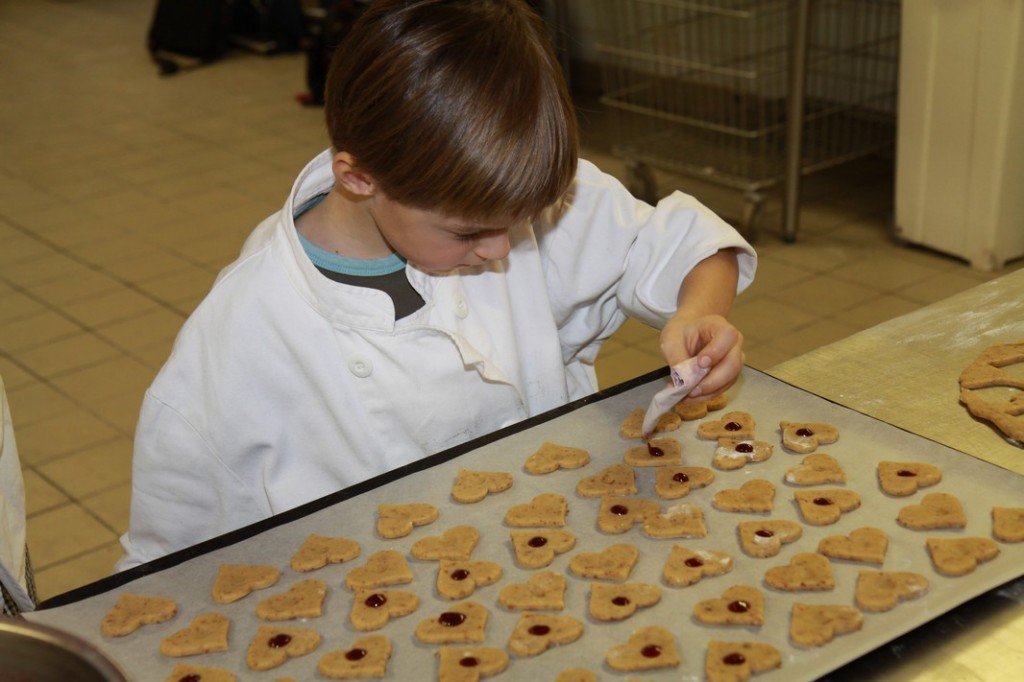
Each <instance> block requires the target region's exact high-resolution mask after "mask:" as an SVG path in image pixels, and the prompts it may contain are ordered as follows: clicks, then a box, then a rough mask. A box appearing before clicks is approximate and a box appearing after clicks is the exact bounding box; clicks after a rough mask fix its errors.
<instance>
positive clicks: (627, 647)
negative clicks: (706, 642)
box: [605, 625, 681, 672]
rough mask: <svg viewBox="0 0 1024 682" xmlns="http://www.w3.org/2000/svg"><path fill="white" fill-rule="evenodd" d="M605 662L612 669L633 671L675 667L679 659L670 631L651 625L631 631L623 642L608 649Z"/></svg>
mask: <svg viewBox="0 0 1024 682" xmlns="http://www.w3.org/2000/svg"><path fill="white" fill-rule="evenodd" d="M605 662H606V663H608V667H609V668H611V669H612V670H619V671H623V672H635V671H638V670H657V669H658V668H675V667H678V666H679V664H680V662H681V659H680V658H679V650H678V649H677V648H676V642H675V639H674V638H673V637H672V633H671V632H669V631H668V630H666V629H665V628H663V627H659V626H657V625H651V626H648V627H644V628H640V629H639V630H636V631H635V632H633V634H631V635H630V636H629V641H628V642H626V643H625V644H620V645H618V646H614V647H612V648H611V649H609V650H608V654H607V656H605Z"/></svg>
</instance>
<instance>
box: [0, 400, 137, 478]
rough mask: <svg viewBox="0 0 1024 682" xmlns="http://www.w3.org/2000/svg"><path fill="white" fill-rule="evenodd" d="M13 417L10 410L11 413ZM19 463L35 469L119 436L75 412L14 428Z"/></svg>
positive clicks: (84, 415) (87, 413)
mask: <svg viewBox="0 0 1024 682" xmlns="http://www.w3.org/2000/svg"><path fill="white" fill-rule="evenodd" d="M12 415H13V410H12ZM15 429H16V431H15V438H17V440H18V454H19V455H20V456H21V461H22V462H23V463H24V464H27V465H30V466H38V465H40V464H42V463H44V462H48V461H50V460H52V459H55V458H57V457H62V456H64V455H67V454H70V453H72V452H77V451H79V450H82V449H84V448H87V447H89V446H92V445H96V444H98V443H105V442H107V441H109V440H111V439H113V438H115V437H117V436H118V435H119V434H118V432H117V430H116V429H115V428H114V427H113V426H111V425H110V424H108V423H107V422H105V421H102V420H101V419H99V418H97V417H95V416H93V415H92V414H91V413H89V412H86V411H85V410H74V411H72V412H68V413H66V414H61V415H58V416H56V417H53V418H51V419H46V420H44V421H38V422H35V423H33V424H29V425H28V426H24V427H22V426H17V425H16V426H15Z"/></svg>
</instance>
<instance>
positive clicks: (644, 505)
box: [597, 496, 661, 533]
mask: <svg viewBox="0 0 1024 682" xmlns="http://www.w3.org/2000/svg"><path fill="white" fill-rule="evenodd" d="M659 511H661V507H659V506H658V503H657V502H655V501H654V500H645V499H640V498H633V497H612V496H608V497H604V498H603V499H602V500H601V509H600V510H599V511H598V512H597V527H598V528H599V529H600V530H601V531H602V532H604V533H625V532H626V531H627V530H629V529H630V528H632V527H633V524H636V523H642V522H643V520H644V519H646V518H647V517H649V516H653V515H654V514H657V513H658V512H659Z"/></svg>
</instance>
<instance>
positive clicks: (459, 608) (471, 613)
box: [416, 601, 488, 644]
mask: <svg viewBox="0 0 1024 682" xmlns="http://www.w3.org/2000/svg"><path fill="white" fill-rule="evenodd" d="M487 616H488V613H487V609H486V608H485V607H484V606H483V605H482V604H479V603H477V602H475V601H464V602H459V603H458V604H452V605H451V606H449V607H448V608H447V609H445V610H444V611H443V612H442V613H440V614H438V615H437V616H434V617H433V618H428V619H426V620H424V621H423V622H421V623H420V624H419V625H417V626H416V639H418V640H419V641H421V642H423V643H425V644H447V643H452V642H462V643H465V642H482V641H484V634H485V633H484V630H485V628H486V627H487Z"/></svg>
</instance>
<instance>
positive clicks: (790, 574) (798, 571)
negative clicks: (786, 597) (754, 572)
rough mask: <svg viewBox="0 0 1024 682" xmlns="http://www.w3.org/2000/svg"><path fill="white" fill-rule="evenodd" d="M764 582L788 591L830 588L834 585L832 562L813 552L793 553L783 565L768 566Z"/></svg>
mask: <svg viewBox="0 0 1024 682" xmlns="http://www.w3.org/2000/svg"><path fill="white" fill-rule="evenodd" d="M764 582H765V584H766V585H768V586H769V587H774V588H775V589H777V590H786V591H788V592H804V591H813V590H831V589H834V588H835V586H836V581H835V579H834V578H833V577H832V564H830V563H829V562H828V559H827V558H826V557H824V556H822V555H821V554H817V553H815V552H800V553H799V554H794V555H793V556H792V558H791V559H790V560H789V563H788V564H786V565H785V566H774V567H772V568H769V569H768V570H767V571H766V572H765V574H764Z"/></svg>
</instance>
